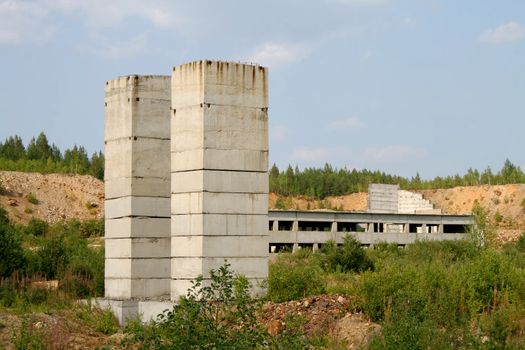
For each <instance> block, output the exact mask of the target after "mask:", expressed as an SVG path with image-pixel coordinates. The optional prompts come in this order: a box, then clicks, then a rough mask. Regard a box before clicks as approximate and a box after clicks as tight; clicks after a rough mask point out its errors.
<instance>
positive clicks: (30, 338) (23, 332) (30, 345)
mask: <svg viewBox="0 0 525 350" xmlns="http://www.w3.org/2000/svg"><path fill="white" fill-rule="evenodd" d="M12 341H13V344H14V346H15V349H17V350H26V349H27V350H40V349H42V350H43V349H45V348H46V346H45V343H44V337H43V334H41V333H40V332H39V331H38V330H36V329H34V328H33V327H31V325H29V321H28V319H27V318H26V319H24V320H23V321H22V328H21V329H20V332H19V334H18V335H16V334H15V335H13V338H12Z"/></svg>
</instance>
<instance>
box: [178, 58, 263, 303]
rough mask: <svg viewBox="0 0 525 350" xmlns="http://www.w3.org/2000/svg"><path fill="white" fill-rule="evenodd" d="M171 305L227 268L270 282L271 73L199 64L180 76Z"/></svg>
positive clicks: (226, 64) (185, 68) (237, 66)
mask: <svg viewBox="0 0 525 350" xmlns="http://www.w3.org/2000/svg"><path fill="white" fill-rule="evenodd" d="M171 94H172V95H171V96H172V118H171V215H172V216H171V218H172V222H171V225H172V228H171V234H172V238H171V256H172V259H171V278H172V281H171V297H172V300H176V299H178V297H179V296H181V295H185V294H186V291H187V289H188V287H190V285H191V284H190V281H191V280H192V279H194V278H195V277H197V276H198V275H199V274H202V275H204V277H205V278H206V277H208V276H209V270H210V269H212V268H218V267H219V266H221V265H222V264H223V263H224V260H227V261H228V262H229V263H230V264H231V265H232V269H233V270H234V271H235V272H236V273H242V274H244V275H245V276H246V277H248V279H249V280H250V281H251V282H252V284H253V285H254V287H257V283H258V282H259V281H261V280H262V279H264V278H266V277H267V274H268V80H267V69H266V68H263V67H260V66H254V65H246V64H240V63H232V62H220V61H219V62H218V61H197V62H192V63H188V64H184V65H181V66H178V67H175V68H174V69H173V74H172V85H171Z"/></svg>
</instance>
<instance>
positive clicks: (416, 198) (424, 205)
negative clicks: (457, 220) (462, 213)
mask: <svg viewBox="0 0 525 350" xmlns="http://www.w3.org/2000/svg"><path fill="white" fill-rule="evenodd" d="M368 212H370V213H391V214H396V213H399V214H441V210H440V209H434V205H433V204H432V203H431V202H430V201H429V200H427V199H424V198H423V195H422V194H420V193H414V192H410V191H404V190H400V189H399V185H385V184H370V185H369V186H368Z"/></svg>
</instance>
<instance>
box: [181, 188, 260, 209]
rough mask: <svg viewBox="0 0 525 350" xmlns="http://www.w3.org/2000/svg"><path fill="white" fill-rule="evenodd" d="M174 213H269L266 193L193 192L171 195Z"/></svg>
mask: <svg viewBox="0 0 525 350" xmlns="http://www.w3.org/2000/svg"><path fill="white" fill-rule="evenodd" d="M171 211H172V214H201V213H210V214H254V215H264V214H267V213H268V195H267V194H265V193H221V192H192V193H174V194H172V196H171Z"/></svg>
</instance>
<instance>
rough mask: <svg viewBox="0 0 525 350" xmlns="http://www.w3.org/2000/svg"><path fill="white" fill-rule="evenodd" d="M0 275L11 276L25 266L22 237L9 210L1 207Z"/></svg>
mask: <svg viewBox="0 0 525 350" xmlns="http://www.w3.org/2000/svg"><path fill="white" fill-rule="evenodd" d="M0 262H1V263H0V277H9V276H11V274H12V273H13V272H15V271H16V270H19V269H22V268H23V267H24V266H25V256H24V250H23V249H22V243H21V241H20V238H19V236H18V234H17V232H16V231H15V229H14V227H13V226H12V225H11V223H10V221H9V218H8V216H7V212H6V211H5V209H4V208H1V207H0Z"/></svg>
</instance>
